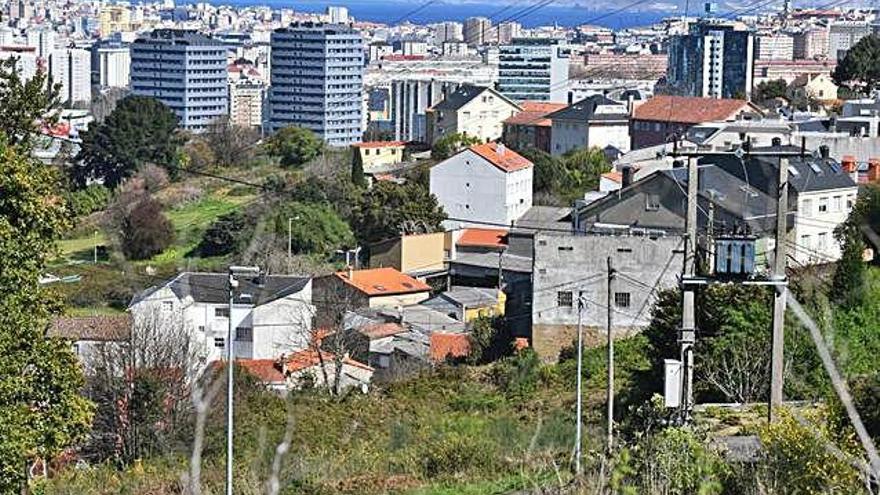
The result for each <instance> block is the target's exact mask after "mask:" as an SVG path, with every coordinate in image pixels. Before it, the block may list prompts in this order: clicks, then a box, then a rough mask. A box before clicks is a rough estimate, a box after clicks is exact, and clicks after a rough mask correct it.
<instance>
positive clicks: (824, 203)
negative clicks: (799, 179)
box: [819, 197, 828, 213]
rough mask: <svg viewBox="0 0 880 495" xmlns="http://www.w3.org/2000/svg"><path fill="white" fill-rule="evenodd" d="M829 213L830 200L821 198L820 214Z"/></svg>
mask: <svg viewBox="0 0 880 495" xmlns="http://www.w3.org/2000/svg"><path fill="white" fill-rule="evenodd" d="M827 211H828V198H827V197H824V198H819V213H826V212H827Z"/></svg>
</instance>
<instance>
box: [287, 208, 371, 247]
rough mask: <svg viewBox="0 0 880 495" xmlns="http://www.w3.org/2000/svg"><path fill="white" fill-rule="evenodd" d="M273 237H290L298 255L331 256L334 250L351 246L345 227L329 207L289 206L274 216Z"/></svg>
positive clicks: (345, 224) (347, 229) (347, 230)
mask: <svg viewBox="0 0 880 495" xmlns="http://www.w3.org/2000/svg"><path fill="white" fill-rule="evenodd" d="M275 233H276V234H278V237H279V238H284V239H287V236H288V234H289V235H290V243H291V248H292V249H293V252H294V253H297V254H321V255H332V254H333V253H334V252H335V251H336V250H337V249H340V248H345V247H350V246H352V245H354V234H352V232H351V228H349V226H348V224H347V223H345V221H344V220H342V218H340V217H339V215H338V214H337V213H336V212H335V211H333V209H332V208H331V207H330V206H329V205H323V204H308V203H297V202H294V203H290V204H288V205H286V206H285V207H283V208H282V209H281V211H279V212H278V213H277V214H276V216H275Z"/></svg>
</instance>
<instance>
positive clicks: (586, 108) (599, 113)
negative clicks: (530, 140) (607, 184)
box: [547, 95, 630, 156]
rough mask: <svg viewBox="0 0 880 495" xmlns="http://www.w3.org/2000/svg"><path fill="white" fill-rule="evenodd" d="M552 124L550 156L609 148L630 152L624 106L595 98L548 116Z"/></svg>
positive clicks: (589, 98) (627, 119)
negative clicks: (574, 151)
mask: <svg viewBox="0 0 880 495" xmlns="http://www.w3.org/2000/svg"><path fill="white" fill-rule="evenodd" d="M547 118H548V119H550V121H551V123H552V128H551V129H552V130H551V133H550V153H551V154H553V155H554V156H558V155H562V154H565V153H567V152H568V151H571V150H573V149H578V148H591V147H597V148H600V149H605V148H607V147H609V146H610V147H613V148H616V149H618V150H620V151H622V152H624V153H626V152H627V151H629V144H630V143H629V112H628V111H627V108H626V106H625V105H623V104H622V103H618V102H616V101H614V100H610V99H608V98H606V97H605V96H602V95H593V96H590V97H588V98H585V99H583V100H581V101H579V102H577V103H574V104H572V105H569V106H567V107H565V108H563V109H562V110H558V111H556V112H553V113H551V114H550V115H548V116H547Z"/></svg>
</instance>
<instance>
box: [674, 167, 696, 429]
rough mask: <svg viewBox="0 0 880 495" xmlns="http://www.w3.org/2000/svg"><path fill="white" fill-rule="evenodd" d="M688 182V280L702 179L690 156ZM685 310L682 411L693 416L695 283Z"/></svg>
mask: <svg viewBox="0 0 880 495" xmlns="http://www.w3.org/2000/svg"><path fill="white" fill-rule="evenodd" d="M687 169H688V183H687V216H686V217H685V227H686V229H687V236H686V238H685V242H684V273H683V274H682V278H684V279H689V278H693V277H694V276H695V275H696V254H697V191H698V190H699V189H698V183H697V181H698V180H699V177H698V170H697V162H696V161H695V160H694V159H693V158H692V157H688V159H687ZM681 296H682V310H681V332H680V334H679V343H680V345H681V363H682V366H683V367H684V369H683V370H682V374H681V379H682V387H681V411H682V417H683V418H684V419H685V420H687V419H688V418H690V414H691V408H692V406H693V382H694V379H693V378H694V352H693V351H694V342H695V341H696V326H697V325H696V311H695V308H694V304H695V302H694V299H695V293H694V286H693V285H689V284H682V289H681Z"/></svg>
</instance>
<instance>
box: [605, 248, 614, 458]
mask: <svg viewBox="0 0 880 495" xmlns="http://www.w3.org/2000/svg"><path fill="white" fill-rule="evenodd" d="M615 273H616V272H615V271H614V267H613V266H612V262H611V256H609V257H608V298H607V306H608V328H607V333H608V397H607V400H608V411H607V412H606V414H607V417H606V421H607V428H608V429H607V432H606V433H607V438H606V448H607V450H608V454H609V455H610V454H611V452H612V449H613V448H614V333H613V332H612V331H611V330H612V321H613V320H612V316H613V310H612V308H613V303H614V300H613V297H614V293H613V292H612V290H611V283H612V282H613V281H614V276H615Z"/></svg>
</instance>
